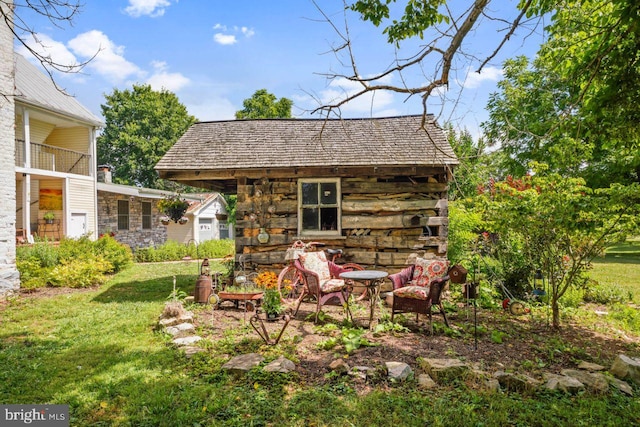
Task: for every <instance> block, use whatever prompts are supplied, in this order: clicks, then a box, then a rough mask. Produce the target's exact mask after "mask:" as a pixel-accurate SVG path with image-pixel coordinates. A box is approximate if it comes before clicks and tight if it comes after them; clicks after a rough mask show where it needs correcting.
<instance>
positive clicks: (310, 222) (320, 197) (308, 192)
mask: <svg viewBox="0 0 640 427" xmlns="http://www.w3.org/2000/svg"><path fill="white" fill-rule="evenodd" d="M340 199H341V196H340V179H339V178H327V179H301V180H299V181H298V201H299V210H298V229H299V234H300V235H310V234H314V235H330V236H335V235H340V234H341V225H340Z"/></svg>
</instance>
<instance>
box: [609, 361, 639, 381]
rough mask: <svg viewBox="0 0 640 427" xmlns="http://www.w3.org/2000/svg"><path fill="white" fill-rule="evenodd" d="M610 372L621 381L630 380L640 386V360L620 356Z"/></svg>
mask: <svg viewBox="0 0 640 427" xmlns="http://www.w3.org/2000/svg"><path fill="white" fill-rule="evenodd" d="M609 372H611V374H613V375H614V376H615V377H616V378H619V379H621V380H627V379H629V380H631V381H633V382H634V383H636V384H640V359H636V358H634V357H628V356H625V355H624V354H620V355H618V357H617V358H616V360H614V361H613V364H612V365H611V369H610V370H609Z"/></svg>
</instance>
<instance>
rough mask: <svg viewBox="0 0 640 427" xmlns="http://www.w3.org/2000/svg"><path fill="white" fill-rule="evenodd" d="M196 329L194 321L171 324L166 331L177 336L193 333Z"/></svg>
mask: <svg viewBox="0 0 640 427" xmlns="http://www.w3.org/2000/svg"><path fill="white" fill-rule="evenodd" d="M195 330H196V328H195V326H193V324H192V323H180V324H179V325H175V326H169V327H168V328H166V329H165V331H166V332H167V333H168V334H169V335H172V336H174V337H176V338H180V337H186V336H188V335H192V334H193V332H194V331H195Z"/></svg>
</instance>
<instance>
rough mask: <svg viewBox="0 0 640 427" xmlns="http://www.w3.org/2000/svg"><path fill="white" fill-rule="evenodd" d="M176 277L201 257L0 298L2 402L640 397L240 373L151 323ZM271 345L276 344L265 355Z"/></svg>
mask: <svg viewBox="0 0 640 427" xmlns="http://www.w3.org/2000/svg"><path fill="white" fill-rule="evenodd" d="M606 261H608V260H605V263H604V264H603V263H597V264H596V270H597V271H598V272H597V273H594V274H600V272H601V271H607V270H608V269H609V268H610V267H611V265H610V264H609V263H608V262H606ZM615 265H617V263H616V264H615ZM626 265H627V266H629V267H628V268H629V270H627V273H626V274H629V275H632V276H633V277H635V278H637V277H639V275H640V265H639V264H637V263H636V264H628V263H627V264H626ZM605 269H607V270H605ZM613 269H614V270H615V267H613ZM604 275H605V276H607V277H609V276H610V275H609V274H607V273H605V274H604ZM174 276H175V277H176V283H177V286H178V288H179V289H181V290H184V291H185V292H188V293H191V292H192V291H193V286H194V283H195V279H196V276H197V265H196V264H195V263H182V262H178V263H167V264H147V265H142V264H138V265H135V266H134V267H131V268H129V269H127V270H125V271H123V272H121V273H120V274H118V275H117V276H115V277H114V278H113V279H112V280H110V281H109V282H108V283H107V284H106V285H104V286H102V287H101V288H99V289H94V290H89V291H77V292H74V293H71V294H65V295H58V296H53V297H41V298H28V297H19V298H16V299H13V300H10V301H9V302H8V303H6V304H4V305H0V324H1V325H2V327H1V328H0V365H1V366H2V367H3V369H2V370H0V402H1V403H3V404H8V403H25V404H27V403H30V404H35V403H52V404H69V405H70V408H71V425H72V426H252V425H253V426H265V425H273V426H280V425H287V426H308V425H316V426H390V425H397V426H424V425H433V426H461V425H469V426H480V425H484V426H505V425H513V426H565V425H576V426H578V425H584V426H592V425H598V426H620V425H638V424H639V423H640V415H638V414H640V400H639V399H637V398H627V397H624V396H622V395H620V394H617V393H611V394H607V395H605V396H593V395H589V394H585V395H582V396H576V397H571V396H565V395H563V394H550V393H544V392H539V393H532V394H528V395H520V394H516V393H499V394H492V393H484V392H478V391H475V390H471V389H468V388H467V387H466V386H465V385H464V384H462V383H461V384H457V385H455V386H451V387H439V388H438V389H437V390H432V391H420V390H418V389H417V388H416V387H415V385H414V384H411V385H410V386H408V387H403V386H398V387H396V388H392V389H391V390H390V391H373V392H371V393H369V394H366V395H363V396H359V395H356V394H355V392H354V391H353V390H352V389H351V388H350V387H349V386H348V383H345V382H341V381H332V380H329V379H327V383H326V384H325V385H323V386H319V387H318V386H313V387H312V386H309V385H306V384H304V383H302V382H301V381H300V380H299V379H298V378H297V377H296V375H295V374H291V375H286V376H282V375H278V374H266V373H263V372H260V371H255V372H252V373H250V374H249V375H248V376H246V377H242V378H233V377H230V376H228V375H227V374H226V373H224V372H223V371H221V369H220V367H221V365H222V364H223V363H225V362H226V360H227V359H228V356H227V355H224V354H222V352H218V351H216V350H215V348H212V347H211V346H209V347H208V351H207V352H205V353H200V354H198V355H196V356H194V357H193V358H192V359H187V358H186V357H185V356H184V355H182V354H180V352H178V351H176V350H175V349H173V348H172V347H171V346H170V345H169V340H168V338H167V337H166V336H165V335H164V334H162V333H160V332H157V331H156V330H155V329H154V326H155V324H156V322H157V319H158V316H159V314H160V312H161V311H162V308H163V306H164V303H165V301H166V298H167V296H168V295H169V294H170V293H171V291H172V288H173V277H174ZM616 280H620V281H621V282H622V281H624V280H622V279H616ZM634 280H635V279H634ZM638 283H640V281H637V280H635V286H636V290H637V288H638V287H640V286H638ZM628 285H629V289H630V290H632V291H634V292H635V290H634V289H633V284H631V283H630V284H628ZM636 293H640V292H636ZM274 352H277V347H276V348H275V349H272V350H270V353H269V354H268V358H267V359H268V360H270V359H273V358H275V357H276V355H275V354H274ZM443 357H444V354H443ZM638 392H640V390H637V389H636V394H637V393H638Z"/></svg>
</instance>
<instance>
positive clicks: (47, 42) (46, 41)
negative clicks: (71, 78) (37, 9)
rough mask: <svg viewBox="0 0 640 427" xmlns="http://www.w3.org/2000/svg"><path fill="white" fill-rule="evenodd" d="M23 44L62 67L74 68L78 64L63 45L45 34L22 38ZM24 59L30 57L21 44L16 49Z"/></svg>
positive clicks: (29, 53)
mask: <svg viewBox="0 0 640 427" xmlns="http://www.w3.org/2000/svg"><path fill="white" fill-rule="evenodd" d="M24 41H25V43H26V44H27V45H28V46H29V48H30V49H32V50H33V51H35V52H36V53H38V54H39V55H41V56H43V57H48V58H51V61H52V62H54V63H56V64H60V65H63V66H74V65H76V64H77V63H78V60H77V59H76V56H75V55H74V54H73V53H72V52H71V51H70V50H69V49H68V48H67V47H66V46H65V45H64V43H60V42H58V41H55V40H53V39H52V38H51V37H49V36H48V35H46V34H34V35H30V36H28V37H24ZM17 51H18V53H19V54H20V55H22V56H24V57H25V58H29V57H31V52H29V50H28V49H27V48H26V47H24V46H23V45H22V44H21V45H20V46H19V47H18V49H17Z"/></svg>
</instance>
